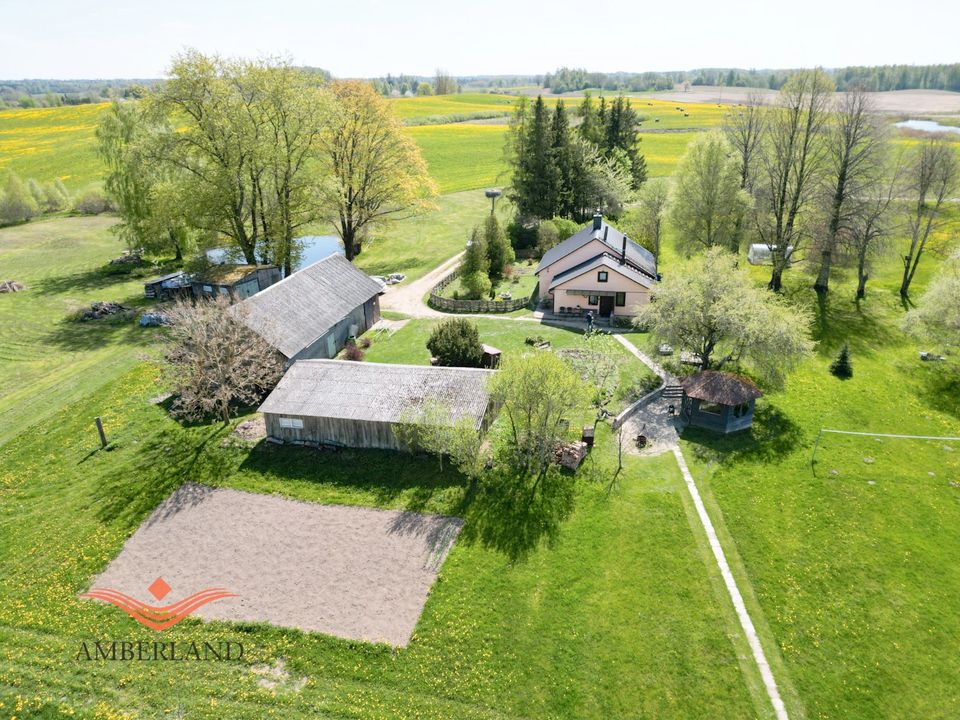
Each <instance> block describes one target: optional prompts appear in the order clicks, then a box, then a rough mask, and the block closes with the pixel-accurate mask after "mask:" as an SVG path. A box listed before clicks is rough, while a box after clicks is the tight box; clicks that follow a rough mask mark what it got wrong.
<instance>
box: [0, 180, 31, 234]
mask: <svg viewBox="0 0 960 720" xmlns="http://www.w3.org/2000/svg"><path fill="white" fill-rule="evenodd" d="M37 212H39V208H38V207H37V201H36V200H34V199H33V196H32V195H31V194H30V190H29V189H28V188H27V185H26V184H25V183H24V182H23V181H22V180H21V179H20V178H19V177H18V176H17V174H16V173H12V172H11V173H9V174H8V175H7V180H6V182H5V183H4V184H3V187H2V188H0V225H6V224H12V223H19V222H26V221H27V220H29V219H30V218H32V217H33V216H34V215H36V214H37Z"/></svg>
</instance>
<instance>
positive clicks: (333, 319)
mask: <svg viewBox="0 0 960 720" xmlns="http://www.w3.org/2000/svg"><path fill="white" fill-rule="evenodd" d="M380 291H381V287H380V285H379V284H378V283H377V282H376V281H375V280H373V279H371V278H370V277H368V276H367V275H366V274H364V273H363V272H361V271H360V270H358V269H357V268H356V267H354V265H353V263H351V262H350V261H349V260H347V259H346V258H345V257H343V255H340V254H339V253H334V254H332V255H328V256H327V257H325V258H324V259H323V260H318V261H317V262H315V263H313V265H309V266H307V267H305V268H303V269H302V270H298V271H297V272H295V273H293V274H292V275H288V276H287V277H285V278H284V279H283V280H281V281H280V282H278V283H275V284H273V285H271V286H270V287H268V288H266V289H265V290H262V291H261V292H259V293H257V294H256V295H251V296H250V297H248V298H247V299H246V300H244V301H243V302H242V303H241V304H240V306H241V307H242V318H243V322H244V323H245V324H246V325H247V327H249V328H250V329H251V330H253V331H254V332H255V333H257V334H258V335H260V336H261V337H262V338H263V339H264V340H266V341H267V342H268V343H270V344H271V345H272V346H273V347H275V348H277V350H279V351H280V352H281V353H283V355H284V356H285V357H288V358H291V357H293V356H294V355H296V354H297V353H298V352H300V351H302V350H303V349H304V348H307V347H309V346H310V345H312V344H313V343H315V342H316V341H317V340H319V339H320V338H321V337H322V336H323V335H324V334H325V333H326V332H327V331H328V330H330V328H332V327H333V326H334V325H336V324H337V323H338V322H340V321H341V320H343V319H344V318H345V317H346V316H347V315H349V314H350V313H351V312H352V311H353V310H354V309H356V308H357V307H358V306H360V305H363V304H364V303H365V302H367V301H368V300H369V299H370V298H372V297H375V296H377V295H379V294H380Z"/></svg>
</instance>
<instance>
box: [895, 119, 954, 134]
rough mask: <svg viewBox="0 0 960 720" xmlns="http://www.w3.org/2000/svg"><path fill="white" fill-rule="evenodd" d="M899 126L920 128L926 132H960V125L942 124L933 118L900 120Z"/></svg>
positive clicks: (912, 128) (910, 128)
mask: <svg viewBox="0 0 960 720" xmlns="http://www.w3.org/2000/svg"><path fill="white" fill-rule="evenodd" d="M897 127H898V128H906V129H907V130H919V131H920V132H926V133H943V132H946V133H958V134H960V127H954V126H953V125H941V124H940V123H938V122H935V121H933V120H904V121H903V122H898V123H897Z"/></svg>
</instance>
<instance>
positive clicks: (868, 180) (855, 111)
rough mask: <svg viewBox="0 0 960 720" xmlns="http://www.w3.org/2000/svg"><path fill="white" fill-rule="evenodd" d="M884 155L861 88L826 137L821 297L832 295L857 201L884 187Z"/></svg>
mask: <svg viewBox="0 0 960 720" xmlns="http://www.w3.org/2000/svg"><path fill="white" fill-rule="evenodd" d="M884 150H885V145H884V138H883V134H882V132H881V130H880V125H879V123H877V121H876V118H875V115H874V108H873V103H872V101H871V100H870V96H869V95H868V94H867V92H866V91H865V90H864V89H863V88H856V89H854V90H852V91H850V92H848V93H845V94H843V95H842V96H841V97H840V99H839V100H838V102H837V104H836V107H835V108H834V112H833V114H832V121H831V126H830V128H829V130H828V132H827V141H826V156H827V159H826V164H827V169H828V170H827V171H828V173H829V174H828V175H827V177H826V182H825V185H824V206H825V207H824V211H825V212H824V215H825V220H826V226H825V228H824V231H823V233H822V234H821V235H820V237H818V238H817V241H816V250H817V251H818V253H819V260H820V269H819V271H818V272H817V279H816V282H815V283H814V285H813V287H814V289H815V290H816V291H817V292H818V293H821V294H823V293H825V292H827V290H828V289H829V286H830V269H831V267H832V265H833V261H834V256H835V254H836V252H837V250H838V249H839V248H840V244H841V238H842V236H843V235H844V234H845V233H848V232H849V231H850V230H851V225H852V223H853V220H854V218H855V217H856V215H857V209H858V208H857V203H856V198H857V197H860V196H863V195H865V194H870V193H871V191H872V190H873V187H874V186H875V185H876V184H877V183H880V182H881V173H882V160H883V154H884Z"/></svg>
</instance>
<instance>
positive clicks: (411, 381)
mask: <svg viewBox="0 0 960 720" xmlns="http://www.w3.org/2000/svg"><path fill="white" fill-rule="evenodd" d="M493 374H494V371H492V370H482V369H478V368H461V367H435V366H430V365H391V364H383V363H367V362H351V361H349V360H298V361H297V362H295V363H294V364H293V365H292V366H291V367H290V369H289V370H287V373H286V375H284V376H283V378H282V379H281V380H280V382H279V383H278V384H277V387H276V388H274V390H273V392H272V393H270V395H269V396H268V397H267V399H266V400H265V401H264V402H263V405H261V406H260V412H262V413H263V417H264V421H265V424H266V427H267V436H268V437H270V438H274V439H276V440H282V441H284V442H293V443H300V444H311V445H333V446H338V447H353V448H382V449H389V450H402V449H404V444H403V442H402V441H401V440H400V438H398V437H397V433H396V430H397V427H398V425H400V424H401V423H403V422H405V421H409V418H410V417H411V415H410V412H411V411H415V410H416V409H417V408H423V407H426V406H428V405H429V404H432V403H439V404H440V406H441V407H443V408H444V409H448V410H449V420H450V423H451V424H454V423H457V422H460V421H462V420H463V419H464V418H467V419H468V420H469V421H470V422H471V423H473V424H474V425H475V426H476V428H477V432H482V431H483V430H485V429H486V427H487V426H488V424H489V421H490V420H491V418H492V415H493V413H492V411H491V408H490V395H489V393H488V391H487V381H488V380H489V379H490V377H491V376H492V375H493ZM431 417H433V416H431Z"/></svg>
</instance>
